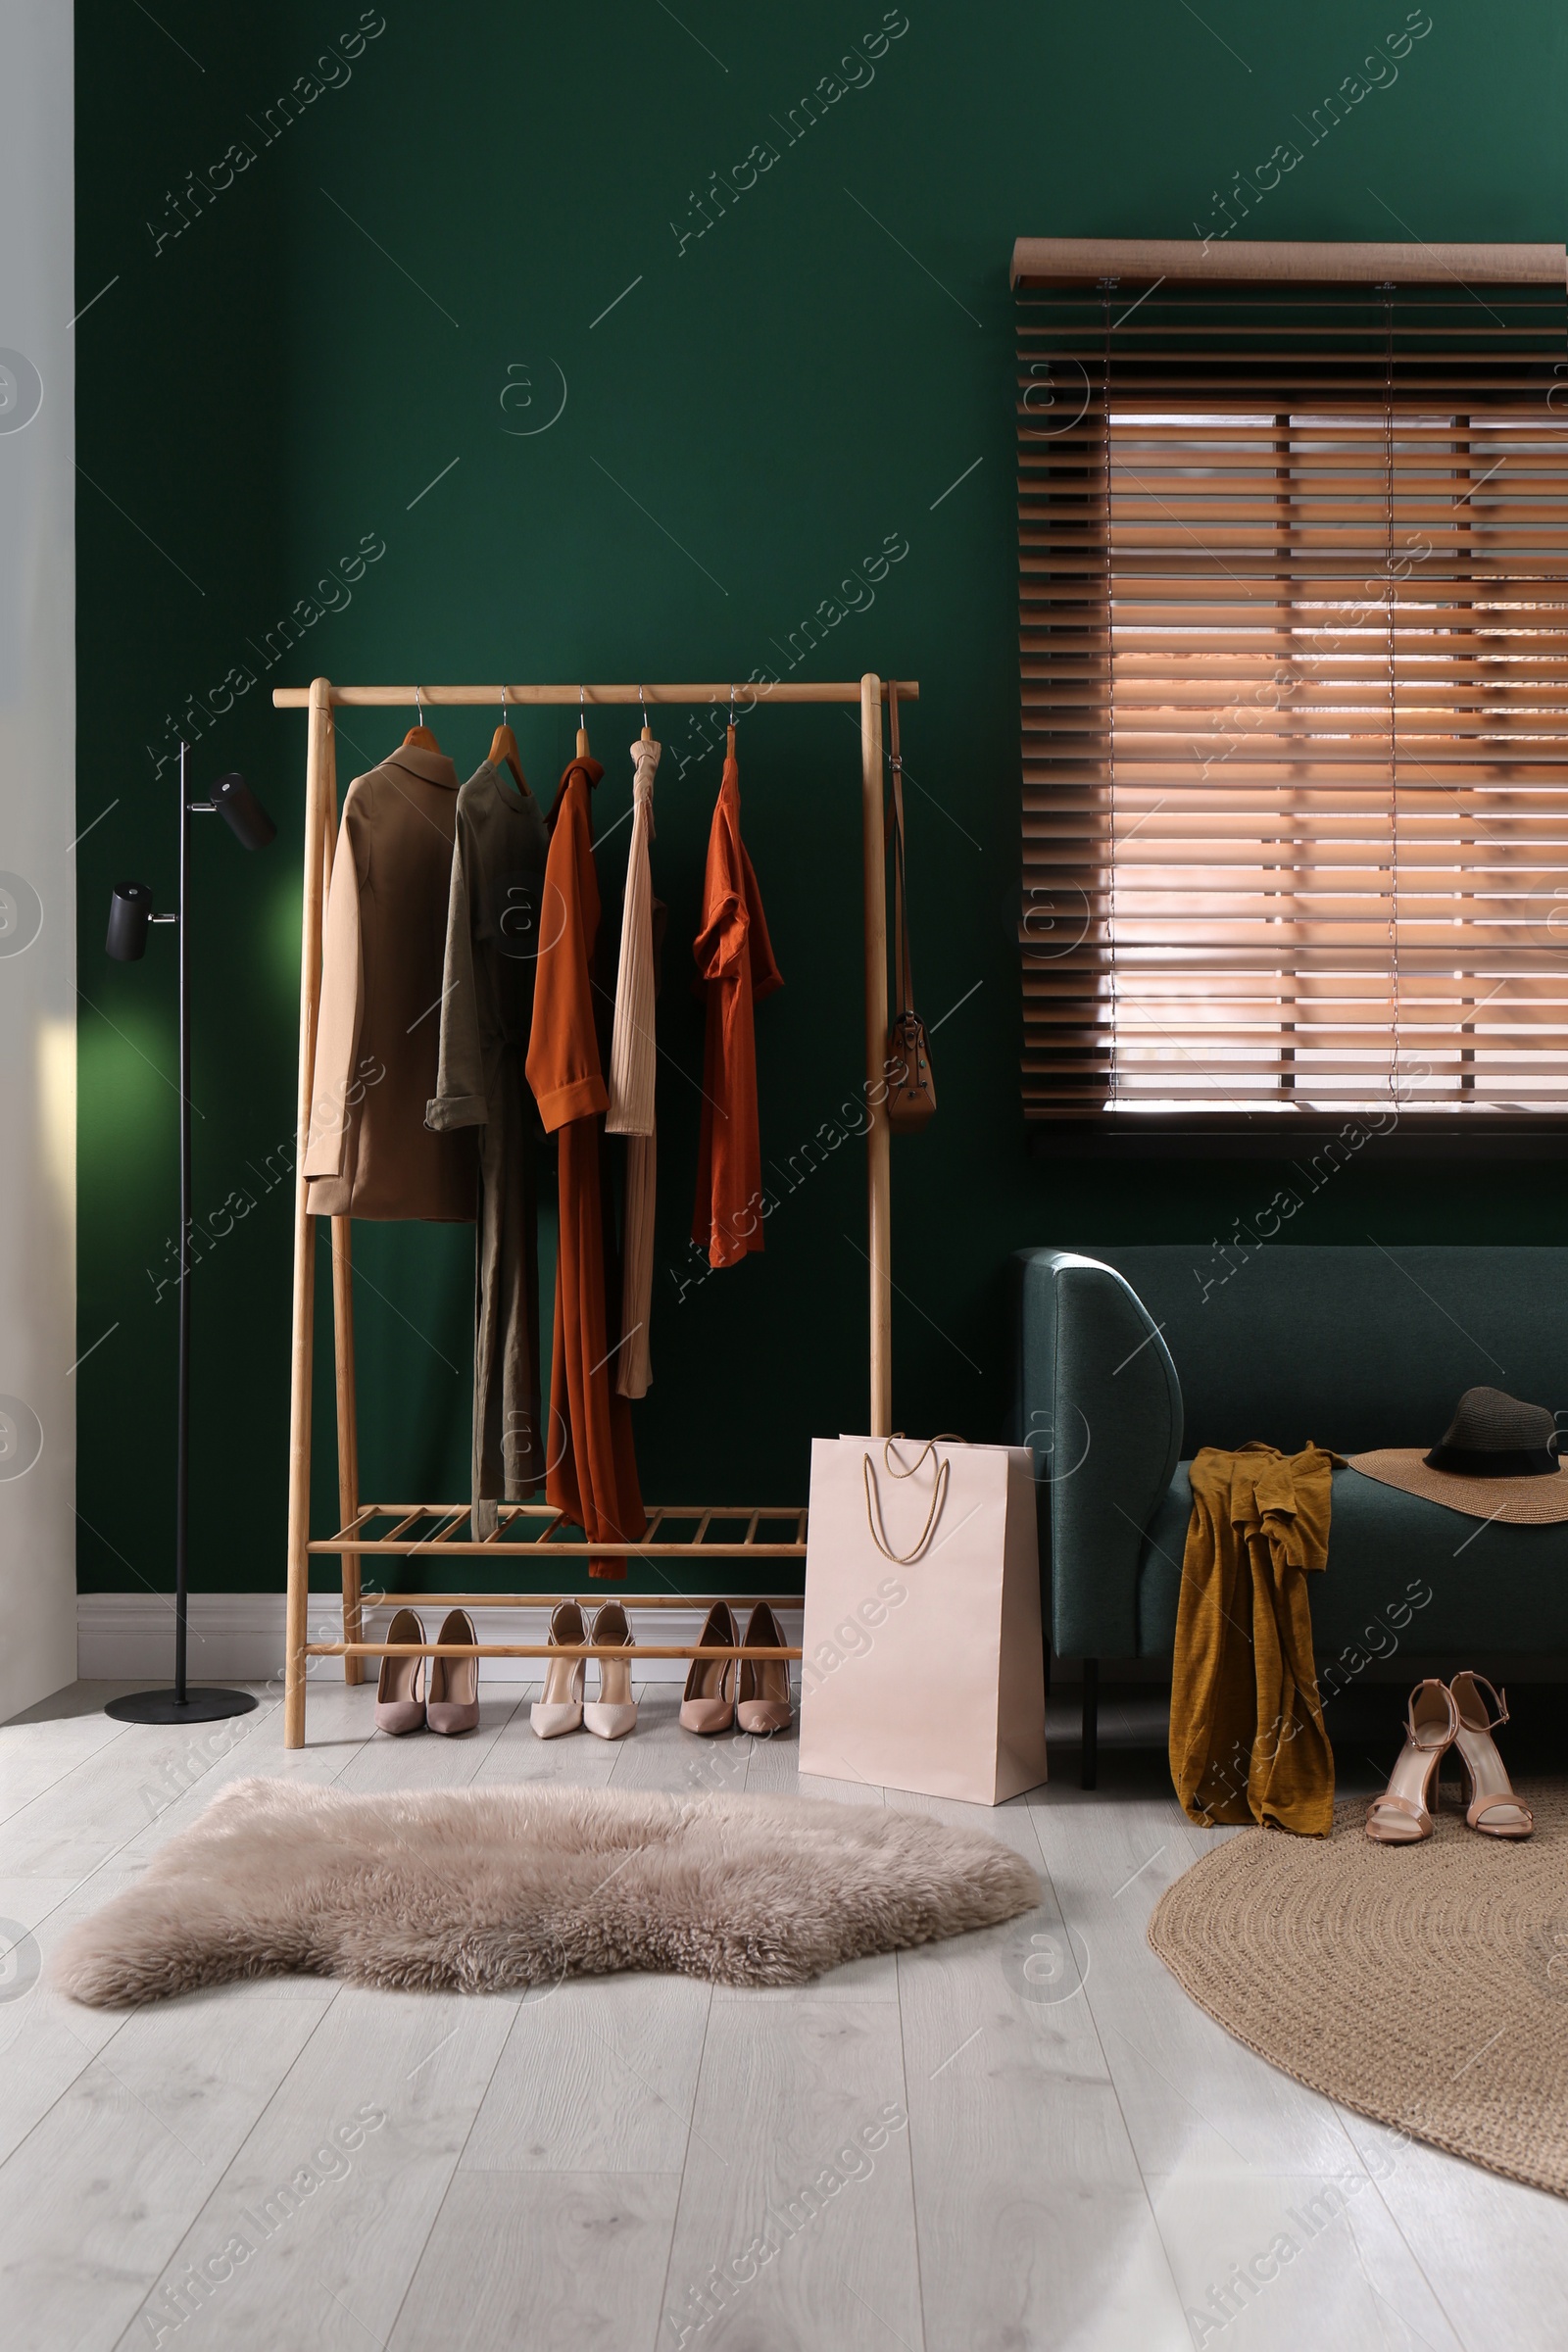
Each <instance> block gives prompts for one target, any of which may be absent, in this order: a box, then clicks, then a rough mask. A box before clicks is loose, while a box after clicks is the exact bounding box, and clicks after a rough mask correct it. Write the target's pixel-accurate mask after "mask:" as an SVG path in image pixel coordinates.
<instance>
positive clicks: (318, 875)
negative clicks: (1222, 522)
mask: <svg viewBox="0 0 1568 2352" xmlns="http://www.w3.org/2000/svg"><path fill="white" fill-rule="evenodd" d="M888 691H889V689H888V687H887V686H886V685H885V684H884V682H883V681H882V679H881V678H879V677H877V676H876V675H875V673H874V672H871V671H867V673H866V674H865V676H864V677H862V678H861V679H860V681H859V683H858V685H856V684H849V685H832V686H809V685H804V684H784V683H778V684H761V683H755V682H753V683H749V684H747V685H746V686H744V687H742V688H741V689H739V691H738V692H737V689H736V688H735V687H734V686H732V685H728V684H726V685H721V686H646V685H643V686H419V687H415V686H334V685H333V684H332V683H331V681H330V680H329V679H327V678H317V679H315V680H314V681H313V683H312V684H311V685H310V686H308V687H306V686H279V687H276V688H274V690H273V694H272V702H273V705H274V707H275V708H276V709H277V710H280V711H309V713H310V719H309V737H308V742H307V749H306V760H305V876H304V899H305V919H304V925H303V934H302V940H301V947H300V1082H299V1134H300V1137H301V1138H302V1139H303V1138H304V1136H305V1135H306V1134H307V1132H308V1131H309V1127H310V1119H311V1103H312V1098H313V1095H314V1092H315V1083H316V1024H317V1015H318V1012H319V1006H320V999H321V922H322V909H323V907H324V905H325V900H326V892H327V886H328V884H329V883H330V881H331V878H332V857H333V852H334V850H335V848H336V844H337V756H336V737H335V728H334V722H333V717H332V713H333V711H334V710H335V709H338V708H340V707H342V708H353V707H357V706H358V707H376V708H393V709H412V708H415V707H416V706H417V705H420V704H429V705H430V706H431V708H432V709H440V708H442V707H449V708H450V707H470V706H471V707H476V708H490V709H493V708H495V706H496V705H498V704H502V703H505V704H509V705H510V704H517V705H521V706H524V707H527V706H530V705H532V706H538V705H542V704H549V705H568V706H569V705H573V704H582V705H592V706H594V707H596V708H601V709H602V708H606V707H609V706H613V705H616V704H620V705H627V706H629V705H641V704H661V705H667V704H689V703H710V704H714V705H718V706H723V705H726V704H727V705H731V706H734V705H736V704H739V705H740V706H741V707H743V708H745V709H747V710H750V709H752V708H753V707H754V706H755V705H756V704H758V703H851V704H854V703H858V705H859V709H860V830H861V843H862V848H863V852H864V859H865V1070H866V1080H867V1092H866V1108H867V1112H868V1114H869V1124H868V1127H867V1130H866V1222H867V1229H868V1250H867V1255H868V1258H869V1262H870V1351H869V1352H870V1419H869V1422H868V1424H867V1433H868V1435H870V1436H872V1437H887V1436H889V1435H891V1432H892V1427H893V1369H892V1356H891V1342H892V1298H893V1294H892V1280H891V1275H890V1270H889V1222H890V1207H891V1186H890V1176H891V1170H890V1163H889V1153H888V1141H889V1132H888V1123H887V1111H886V1103H885V1095H884V1099H883V1100H881V1101H878V1100H877V1089H878V1086H879V1085H880V1083H881V1081H882V1079H883V1076H884V1071H883V1062H884V1059H885V1057H886V1053H887V1030H888V981H887V875H886V860H885V849H884V841H883V818H882V705H883V702H884V700H885V698H886V696H887V693H888ZM896 691H897V694H898V697H899V700H900V701H901V702H904V701H909V702H914V701H916V700H918V697H919V692H920V689H919V687H918V686H917V685H915V684H912V683H907V682H906V681H905V680H904V679H902V678H901V679H900V680H899V681H898V686H897V689H896ZM304 1170H305V1152H304V1150H303V1148H302V1149H301V1151H300V1153H299V1158H298V1164H297V1166H296V1169H295V1181H294V1320H293V1348H292V1358H291V1367H290V1375H289V1462H288V1612H287V1620H286V1630H285V1637H284V1641H285V1682H284V1700H283V1739H284V1744H285V1745H286V1746H288V1747H303V1746H304V1744H305V1692H306V1683H307V1665H306V1661H307V1660H308V1659H310V1658H313V1657H341V1658H342V1660H343V1673H344V1679H345V1681H346V1682H349V1683H358V1682H359V1681H360V1680H361V1679H362V1677H363V1674H364V1661H365V1659H367V1658H380V1657H388V1656H397V1657H401V1656H410V1655H413V1656H424V1657H465V1656H471V1655H472V1654H473V1653H472V1651H471V1650H468V1649H459V1648H454V1647H448V1648H445V1649H443V1648H442V1646H441V1645H440V1644H439V1643H437V1642H385V1641H381V1642H370V1641H367V1640H366V1638H365V1624H364V1613H365V1610H366V1609H367V1608H369V1607H372V1606H373V1607H375V1608H377V1609H382V1608H385V1609H395V1608H400V1607H403V1606H406V1605H407V1606H414V1605H417V1603H419V1602H420V1601H423V1602H425V1603H426V1604H430V1603H440V1604H441V1605H442V1606H443V1607H447V1608H454V1607H456V1608H462V1607H465V1606H466V1607H470V1608H471V1607H483V1608H497V1607H500V1608H540V1607H550V1606H552V1605H554V1604H555V1603H556V1602H557V1601H558V1600H563V1599H572V1600H577V1601H579V1602H580V1603H582V1604H583V1605H585V1606H589V1607H591V1606H594V1605H596V1604H597V1603H598V1602H600V1601H602V1600H605V1599H609V1598H612V1597H613V1598H616V1599H619V1600H621V1601H623V1603H624V1605H625V1606H626V1607H627V1608H628V1609H636V1608H642V1609H657V1608H674V1607H686V1608H691V1607H700V1608H704V1609H706V1608H707V1607H709V1606H710V1605H711V1601H710V1600H709V1599H708V1598H706V1597H702V1596H699V1595H697V1594H695V1593H668V1594H665V1593H659V1594H652V1593H649V1594H645V1593H619V1592H618V1591H617V1590H616V1589H615V1588H614V1587H611V1588H610V1589H609V1590H608V1591H607V1590H606V1589H605V1588H603V1587H601V1589H600V1590H599V1591H598V1592H597V1593H377V1594H376V1596H375V1598H374V1600H373V1601H371V1600H369V1599H368V1598H367V1597H366V1596H365V1595H364V1593H363V1589H362V1581H361V1580H362V1574H363V1563H364V1561H365V1560H366V1559H367V1558H369V1559H371V1560H379V1559H398V1560H401V1561H405V1562H406V1561H408V1560H409V1559H411V1558H412V1557H413V1556H414V1555H415V1554H418V1555H420V1556H421V1557H423V1556H425V1555H430V1556H433V1557H435V1558H437V1559H444V1560H456V1559H473V1558H479V1559H490V1558H506V1559H529V1560H531V1561H533V1562H535V1563H537V1562H538V1561H539V1560H540V1558H541V1555H543V1556H544V1557H545V1558H548V1560H549V1561H550V1563H551V1565H552V1566H554V1565H555V1563H556V1562H557V1561H558V1560H559V1561H561V1562H563V1563H566V1562H571V1563H575V1562H576V1561H578V1560H586V1559H587V1557H588V1555H589V1553H590V1552H592V1553H594V1554H596V1555H600V1556H604V1555H610V1556H615V1555H619V1556H622V1557H625V1558H627V1559H638V1560H651V1561H661V1560H693V1559H703V1560H711V1559H720V1560H722V1559H747V1560H804V1559H805V1557H806V1512H805V1510H804V1509H803V1508H801V1507H800V1506H799V1505H798V1504H791V1505H788V1506H785V1507H782V1508H778V1509H768V1508H765V1507H761V1506H759V1507H757V1508H755V1509H754V1508H750V1507H748V1506H744V1505H735V1506H730V1505H720V1504H710V1505H707V1506H706V1507H705V1506H699V1507H697V1508H695V1509H691V1510H677V1509H675V1508H674V1506H673V1505H670V1504H664V1505H662V1506H661V1507H660V1508H658V1509H656V1510H652V1511H650V1512H649V1514H648V1519H649V1524H648V1533H647V1535H646V1536H645V1538H644V1539H643V1541H642V1542H641V1543H639V1544H603V1543H600V1542H599V1541H597V1539H596V1540H595V1542H594V1543H593V1544H589V1543H588V1541H587V1538H586V1537H585V1536H584V1537H582V1538H581V1539H580V1540H576V1541H573V1540H570V1539H564V1538H562V1537H560V1536H559V1535H558V1534H557V1532H556V1531H557V1530H558V1529H559V1528H560V1527H561V1525H562V1524H563V1521H562V1514H561V1513H560V1512H559V1511H558V1510H557V1509H556V1508H555V1506H554V1504H552V1503H540V1502H523V1503H503V1504H502V1505H501V1508H500V1513H499V1523H498V1526H497V1529H496V1532H495V1534H494V1535H491V1536H487V1537H485V1538H484V1539H483V1540H475V1539H473V1538H472V1537H471V1536H470V1537H469V1538H467V1539H463V1538H460V1536H459V1533H458V1531H459V1529H460V1528H462V1527H463V1526H465V1525H466V1523H467V1522H468V1517H469V1506H468V1504H467V1503H422V1502H419V1503H410V1502H362V1501H361V1500H360V1472H359V1437H358V1421H357V1417H356V1408H355V1390H354V1293H353V1282H352V1272H351V1267H352V1259H351V1252H350V1235H349V1228H350V1222H351V1220H350V1219H349V1218H348V1217H346V1216H341V1217H333V1218H332V1219H331V1226H332V1314H333V1335H334V1347H333V1373H334V1376H335V1384H336V1396H337V1485H338V1519H339V1524H338V1526H337V1528H336V1530H335V1531H334V1533H333V1534H332V1535H330V1536H324V1537H320V1538H318V1539H315V1540H313V1539H312V1536H311V1390H312V1373H313V1356H314V1340H315V1304H316V1227H317V1219H316V1218H315V1217H314V1216H312V1215H311V1214H310V1212H309V1209H308V1208H307V1205H306V1191H307V1188H306V1179H305V1173H304ZM381 1519H390V1520H391V1521H392V1522H393V1524H392V1526H391V1527H390V1528H388V1529H385V1530H384V1531H383V1532H381V1533H380V1534H372V1533H371V1526H372V1523H373V1522H374V1521H376V1520H381ZM535 1521H537V1522H539V1523H541V1524H540V1525H539V1526H538V1528H537V1531H536V1532H535V1533H534V1534H532V1535H529V1536H519V1534H518V1533H517V1530H518V1524H519V1522H521V1523H522V1524H523V1526H526V1525H527V1524H528V1523H529V1522H535ZM715 1523H716V1524H717V1525H718V1526H719V1527H720V1528H724V1527H730V1526H740V1525H742V1523H744V1533H742V1534H740V1535H739V1536H735V1537H728V1538H726V1537H724V1536H723V1535H720V1536H718V1537H717V1538H716V1539H714V1540H711V1539H710V1536H709V1531H710V1529H711V1527H713V1526H714V1525H715ZM781 1525H782V1526H783V1527H785V1528H786V1529H787V1530H788V1534H787V1537H786V1538H785V1540H783V1541H777V1542H775V1541H772V1540H770V1539H769V1538H768V1537H766V1536H763V1535H761V1534H760V1530H764V1529H772V1528H777V1527H779V1526H781ZM666 1528H667V1529H674V1530H684V1529H687V1528H689V1529H690V1530H691V1532H690V1533H689V1534H683V1535H679V1536H675V1537H673V1538H672V1537H670V1536H667V1535H665V1533H664V1532H663V1531H664V1530H665V1529H666ZM330 1556H336V1558H337V1559H338V1561H339V1564H340V1569H341V1575H342V1585H343V1638H342V1640H341V1641H339V1642H312V1641H310V1640H309V1639H308V1636H309V1630H310V1629H309V1623H308V1618H309V1610H310V1569H311V1562H312V1560H313V1559H319V1558H323V1557H330ZM799 1599H800V1595H799V1594H798V1593H797V1594H795V1595H793V1596H790V1595H785V1596H783V1597H782V1598H777V1597H775V1598H774V1600H773V1603H772V1605H773V1606H774V1607H775V1608H779V1607H784V1608H789V1607H794V1606H797V1605H798V1603H799ZM477 1648H478V1653H479V1655H480V1656H481V1657H486V1658H542V1657H547V1656H548V1657H604V1656H607V1655H615V1656H620V1657H624V1655H625V1651H624V1649H619V1650H615V1651H613V1652H612V1651H607V1650H606V1649H605V1648H604V1647H602V1646H601V1647H595V1645H594V1644H593V1643H591V1642H587V1643H583V1644H581V1645H579V1646H576V1647H564V1646H562V1645H559V1644H558V1645H556V1646H555V1647H550V1648H547V1647H546V1646H545V1645H544V1644H542V1643H539V1642H479V1643H478V1644H477ZM738 1654H739V1653H738V1652H737V1651H736V1650H734V1649H730V1648H717V1647H706V1648H705V1647H703V1646H702V1645H700V1644H695V1643H666V1644H663V1645H660V1646H653V1647H644V1646H643V1645H642V1644H640V1643H639V1644H638V1646H637V1650H636V1655H637V1656H638V1657H643V1658H696V1657H705V1658H707V1657H711V1658H721V1657H735V1656H737V1655H738ZM746 1654H747V1655H748V1656H749V1657H752V1658H756V1659H763V1658H798V1657H799V1656H800V1654H801V1653H800V1651H799V1649H793V1648H777V1649H757V1648H754V1649H752V1650H749V1651H748V1652H747V1653H746Z"/></svg>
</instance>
